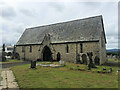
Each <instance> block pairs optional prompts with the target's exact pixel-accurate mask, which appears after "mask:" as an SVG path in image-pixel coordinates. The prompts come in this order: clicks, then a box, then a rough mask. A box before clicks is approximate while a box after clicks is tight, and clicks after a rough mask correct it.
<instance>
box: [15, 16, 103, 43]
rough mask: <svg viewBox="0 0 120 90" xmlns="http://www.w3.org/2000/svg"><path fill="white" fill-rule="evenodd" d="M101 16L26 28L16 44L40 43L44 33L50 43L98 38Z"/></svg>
mask: <svg viewBox="0 0 120 90" xmlns="http://www.w3.org/2000/svg"><path fill="white" fill-rule="evenodd" d="M101 25H102V16H101V15H100V16H95V17H89V18H85V19H78V20H73V21H68V22H62V23H56V24H51V25H45V26H38V27H33V28H27V29H26V30H25V31H24V33H23V35H22V36H21V38H20V39H19V41H18V42H17V44H16V45H25V44H41V42H42V41H43V38H44V36H45V34H46V33H47V34H50V36H51V43H62V42H76V41H95V40H99V35H100V29H101Z"/></svg>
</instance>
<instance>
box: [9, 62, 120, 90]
mask: <svg viewBox="0 0 120 90" xmlns="http://www.w3.org/2000/svg"><path fill="white" fill-rule="evenodd" d="M29 67H30V64H26V65H21V66H14V67H12V68H11V69H12V70H13V73H14V75H15V77H16V81H17V82H18V85H19V87H20V88H118V75H117V74H116V70H117V67H113V73H110V74H101V73H97V70H101V69H102V68H104V67H105V66H98V68H97V69H92V70H91V71H88V70H87V66H86V65H80V64H73V63H66V66H65V67H59V68H52V67H40V66H37V69H30V68H29ZM70 68H74V69H83V70H85V71H78V70H70ZM106 68H107V69H109V68H110V67H107V66H106Z"/></svg>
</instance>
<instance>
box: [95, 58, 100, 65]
mask: <svg viewBox="0 0 120 90" xmlns="http://www.w3.org/2000/svg"><path fill="white" fill-rule="evenodd" d="M94 63H95V64H96V65H100V59H99V57H98V56H96V57H95V59H94Z"/></svg>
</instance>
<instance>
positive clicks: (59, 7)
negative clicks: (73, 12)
mask: <svg viewBox="0 0 120 90" xmlns="http://www.w3.org/2000/svg"><path fill="white" fill-rule="evenodd" d="M48 5H49V6H50V7H53V8H54V9H55V10H56V11H60V12H61V11H63V10H64V8H65V7H64V4H63V3H62V2H60V3H58V2H50V3H48Z"/></svg>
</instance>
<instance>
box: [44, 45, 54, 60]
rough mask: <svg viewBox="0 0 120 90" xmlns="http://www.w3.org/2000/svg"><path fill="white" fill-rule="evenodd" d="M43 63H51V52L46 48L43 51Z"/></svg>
mask: <svg viewBox="0 0 120 90" xmlns="http://www.w3.org/2000/svg"><path fill="white" fill-rule="evenodd" d="M43 61H52V52H51V50H50V48H49V47H48V46H45V47H44V49H43Z"/></svg>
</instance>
